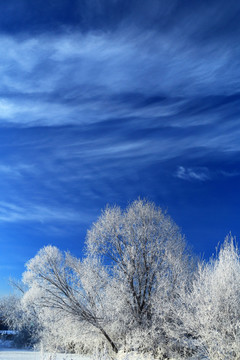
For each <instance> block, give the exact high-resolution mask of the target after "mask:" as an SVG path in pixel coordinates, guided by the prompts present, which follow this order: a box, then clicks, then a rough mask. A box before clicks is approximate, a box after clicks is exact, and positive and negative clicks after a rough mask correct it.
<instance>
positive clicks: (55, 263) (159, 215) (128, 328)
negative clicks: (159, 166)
mask: <svg viewBox="0 0 240 360" xmlns="http://www.w3.org/2000/svg"><path fill="white" fill-rule="evenodd" d="M23 284H24V287H25V288H24V289H22V290H23V295H22V296H21V297H12V298H7V299H2V301H1V303H0V312H1V313H2V315H3V316H4V318H5V321H6V322H7V323H8V324H9V325H10V326H11V327H12V328H15V329H18V330H19V334H21V332H22V331H23V330H24V331H25V333H27V334H28V336H27V339H28V342H29V343H32V344H33V343H39V344H41V345H42V346H44V348H45V349H46V350H51V351H52V350H58V351H72V352H81V353H84V352H93V351H94V350H95V349H96V348H99V349H108V350H109V351H110V352H112V353H113V354H114V353H115V354H116V353H118V351H119V350H121V351H125V352H130V351H133V350H134V351H137V352H139V353H146V352H148V353H152V354H153V355H154V356H155V357H156V358H159V359H170V358H175V359H187V358H189V357H191V356H192V358H194V359H203V358H205V359H211V360H228V359H229V360H230V359H240V258H239V251H238V248H237V246H236V244H235V243H234V240H233V238H232V237H231V236H229V237H228V238H227V239H226V240H225V242H224V244H223V246H222V247H221V248H220V250H219V252H218V254H217V256H216V258H215V259H212V260H211V261H210V262H209V263H203V262H200V261H197V260H196V258H195V259H193V257H192V256H191V254H190V252H189V251H188V249H187V247H186V243H185V240H184V237H183V236H182V235H181V232H180V230H179V228H178V227H177V225H176V224H175V223H174V222H173V221H172V219H171V218H170V217H169V216H168V215H167V214H166V213H164V212H162V210H161V209H160V208H158V207H156V206H155V205H154V204H153V203H150V202H148V201H145V200H137V201H134V202H133V203H132V204H130V205H129V207H128V208H127V209H125V210H124V211H122V210H121V209H120V208H119V207H113V208H109V207H108V208H106V210H105V211H103V213H102V215H101V216H100V218H99V219H98V221H97V222H96V223H95V224H93V226H92V229H91V230H90V231H89V232H88V234H87V239H86V249H85V256H84V258H83V259H78V258H76V257H74V256H72V255H71V254H70V253H69V252H64V253H63V252H61V251H60V250H59V249H57V248H56V247H53V246H47V247H44V248H43V249H41V250H40V251H39V252H38V254H37V255H36V256H35V257H34V258H32V259H31V260H30V261H29V262H28V263H27V264H26V271H25V273H24V274H23ZM10 299H11V301H10Z"/></svg>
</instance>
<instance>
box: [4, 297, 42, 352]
mask: <svg viewBox="0 0 240 360" xmlns="http://www.w3.org/2000/svg"><path fill="white" fill-rule="evenodd" d="M0 313H1V317H2V319H3V321H4V322H5V324H6V325H7V326H8V328H9V329H11V330H15V331H16V334H15V336H14V343H15V345H17V346H18V347H19V346H21V347H26V346H27V347H28V346H32V345H34V344H35V343H36V342H38V341H39V332H40V329H41V325H40V322H39V320H38V314H37V312H36V311H35V309H34V307H33V304H31V303H29V304H28V306H27V307H24V306H23V303H22V299H21V297H20V296H17V295H9V296H5V297H3V298H1V299H0Z"/></svg>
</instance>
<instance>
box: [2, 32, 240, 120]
mask: <svg viewBox="0 0 240 360" xmlns="http://www.w3.org/2000/svg"><path fill="white" fill-rule="evenodd" d="M198 45H199V46H195V44H194V43H193V42H191V41H190V40H189V39H188V37H187V36H186V38H181V37H180V38H178V34H177V33H175V31H171V32H167V33H162V34H159V33H155V32H153V31H146V32H145V33H141V34H136V33H134V31H129V32H127V30H125V31H119V32H115V33H104V32H102V33H95V34H93V33H86V34H84V35H83V34H78V33H77V32H74V33H70V34H68V35H66V34H61V35H52V36H46V35H39V36H36V37H29V38H27V37H25V38H19V37H8V36H4V35H1V36H0V46H1V48H3V49H5V51H4V52H3V53H2V55H1V59H0V76H1V84H0V92H1V94H2V95H1V97H0V116H1V122H2V124H3V123H4V122H5V123H14V124H15V126H16V125H21V126H36V125H37V126H46V125H47V126H58V125H68V124H83V123H91V122H98V121H103V120H106V119H109V118H116V119H120V118H128V117H137V118H140V119H146V118H149V117H151V118H153V119H156V121H158V120H159V119H164V118H165V117H169V118H170V119H171V117H172V116H174V115H177V114H178V113H179V112H180V111H181V110H182V108H183V107H184V105H185V103H186V101H184V100H183V98H182V99H181V100H179V99H178V100H175V101H174V102H168V103H167V102H162V103H151V104H148V105H147V106H145V105H144V104H142V103H139V104H137V106H136V104H134V103H133V102H126V101H122V99H121V94H124V93H132V94H136V93H139V92H140V93H141V94H143V95H145V96H147V97H149V96H154V95H155V94H166V95H167V96H169V97H172V96H174V97H183V96H187V97H192V96H202V95H204V96H206V95H207V94H208V95H217V94H228V93H229V94H231V93H232V92H234V91H238V90H239V89H240V82H238V81H237V80H236V79H237V78H238V77H237V76H234V74H236V75H237V73H238V69H239V61H238V58H239V57H236V56H234V55H233V53H232V52H229V51H228V50H229V49H228V46H227V45H225V48H222V47H221V48H220V47H219V46H218V45H214V47H208V46H206V45H204V44H203V43H201V44H198ZM230 65H231V67H230ZM192 121H193V122H194V121H195V122H196V121H197V122H199V120H198V119H197V118H195V120H194V119H193V120H192ZM204 121H206V119H205V120H204Z"/></svg>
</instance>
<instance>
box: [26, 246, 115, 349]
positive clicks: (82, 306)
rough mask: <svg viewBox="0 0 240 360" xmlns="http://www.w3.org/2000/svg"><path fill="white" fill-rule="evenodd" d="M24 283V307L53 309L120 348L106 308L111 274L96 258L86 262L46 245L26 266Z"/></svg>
mask: <svg viewBox="0 0 240 360" xmlns="http://www.w3.org/2000/svg"><path fill="white" fill-rule="evenodd" d="M26 266H27V271H26V272H25V273H24V275H23V281H24V283H25V284H27V285H28V287H29V290H28V291H27V292H26V293H25V294H24V297H23V302H24V303H25V304H29V303H34V306H35V308H36V309H39V310H38V311H41V309H42V308H45V307H46V308H51V309H53V310H57V311H59V312H60V313H61V314H62V316H64V317H66V318H68V317H69V318H70V319H74V320H75V321H77V322H79V323H81V324H82V326H85V328H87V327H88V329H89V331H93V330H98V333H99V334H101V335H102V336H103V337H104V338H105V340H107V341H108V343H109V344H110V345H111V347H112V349H113V350H114V351H117V347H116V345H115V343H114V341H113V340H112V339H111V337H110V335H109V334H108V332H107V330H106V327H107V322H108V317H107V316H106V311H105V309H104V303H105V299H104V297H105V292H104V289H105V287H106V284H107V282H108V274H107V272H106V271H105V268H104V267H103V266H102V265H101V264H100V262H99V261H98V260H97V259H95V258H92V259H90V258H86V259H84V260H83V261H80V260H79V259H77V258H75V257H73V256H71V255H70V254H69V253H62V252H61V251H60V250H58V249H57V248H56V247H53V246H47V247H44V248H43V249H41V250H40V251H39V252H38V254H37V255H36V256H35V257H34V258H33V259H31V260H30V261H29V262H28V263H27V265H26Z"/></svg>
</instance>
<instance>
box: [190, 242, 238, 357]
mask: <svg viewBox="0 0 240 360" xmlns="http://www.w3.org/2000/svg"><path fill="white" fill-rule="evenodd" d="M186 310H187V311H185V313H184V316H185V322H186V327H187V328H188V330H189V333H190V334H192V338H193V339H194V342H195V346H196V348H197V349H198V353H199V356H200V355H205V356H207V357H208V358H209V359H210V360H233V359H240V253H239V250H238V247H237V245H236V244H235V241H234V239H233V238H232V237H231V235H230V236H228V237H227V238H226V240H225V242H224V244H223V246H222V247H221V248H220V250H219V252H218V255H217V257H216V258H215V259H212V260H211V261H210V262H209V263H206V264H202V265H200V266H199V270H198V276H197V278H196V280H195V281H194V283H193V288H192V291H191V292H190V293H189V294H188V302H187V309H186Z"/></svg>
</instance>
